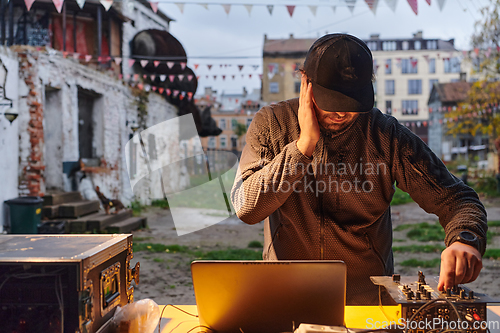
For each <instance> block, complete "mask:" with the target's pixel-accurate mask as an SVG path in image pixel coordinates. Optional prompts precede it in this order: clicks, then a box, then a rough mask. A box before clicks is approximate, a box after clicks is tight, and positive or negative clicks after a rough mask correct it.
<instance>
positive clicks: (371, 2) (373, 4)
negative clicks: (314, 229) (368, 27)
mask: <svg viewBox="0 0 500 333" xmlns="http://www.w3.org/2000/svg"><path fill="white" fill-rule="evenodd" d="M365 2H366V4H367V5H368V7H369V8H370V10H371V11H372V13H373V15H375V14H376V13H377V6H378V0H365Z"/></svg>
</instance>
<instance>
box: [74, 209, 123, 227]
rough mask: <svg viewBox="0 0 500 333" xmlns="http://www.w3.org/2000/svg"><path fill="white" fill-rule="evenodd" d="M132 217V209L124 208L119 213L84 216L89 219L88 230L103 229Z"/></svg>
mask: <svg viewBox="0 0 500 333" xmlns="http://www.w3.org/2000/svg"><path fill="white" fill-rule="evenodd" d="M129 217H132V210H129V209H123V210H121V211H120V212H118V213H117V214H113V213H111V214H109V215H106V213H98V214H93V215H89V216H84V217H82V219H86V220H87V230H88V231H92V232H93V231H103V230H105V228H106V227H107V226H109V225H111V224H113V223H117V222H120V221H123V220H126V219H128V218H129Z"/></svg>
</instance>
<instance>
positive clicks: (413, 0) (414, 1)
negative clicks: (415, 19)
mask: <svg viewBox="0 0 500 333" xmlns="http://www.w3.org/2000/svg"><path fill="white" fill-rule="evenodd" d="M406 1H408V4H409V5H410V7H411V9H412V10H413V12H414V13H415V15H418V3H417V0H406Z"/></svg>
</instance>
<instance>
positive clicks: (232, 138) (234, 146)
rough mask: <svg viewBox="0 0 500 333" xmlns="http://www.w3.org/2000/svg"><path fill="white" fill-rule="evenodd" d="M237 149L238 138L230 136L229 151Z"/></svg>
mask: <svg viewBox="0 0 500 333" xmlns="http://www.w3.org/2000/svg"><path fill="white" fill-rule="evenodd" d="M236 148H238V137H237V136H236V135H231V149H236Z"/></svg>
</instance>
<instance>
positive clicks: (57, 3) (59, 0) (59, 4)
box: [52, 0, 64, 14]
mask: <svg viewBox="0 0 500 333" xmlns="http://www.w3.org/2000/svg"><path fill="white" fill-rule="evenodd" d="M52 2H53V3H54V6H56V10H57V12H58V13H59V14H61V10H62V7H63V5H64V0H52Z"/></svg>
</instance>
